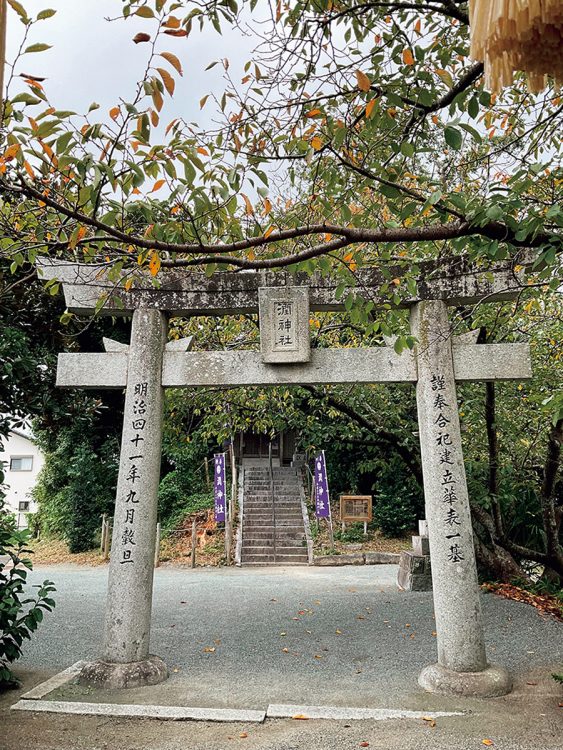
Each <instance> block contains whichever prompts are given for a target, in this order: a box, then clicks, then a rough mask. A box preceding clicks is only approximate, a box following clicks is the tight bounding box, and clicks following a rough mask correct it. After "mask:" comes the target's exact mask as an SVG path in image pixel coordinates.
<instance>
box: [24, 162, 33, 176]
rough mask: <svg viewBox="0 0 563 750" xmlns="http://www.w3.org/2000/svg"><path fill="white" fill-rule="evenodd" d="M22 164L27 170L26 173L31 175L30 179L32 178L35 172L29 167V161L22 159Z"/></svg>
mask: <svg viewBox="0 0 563 750" xmlns="http://www.w3.org/2000/svg"><path fill="white" fill-rule="evenodd" d="M23 166H24V168H25V171H26V172H27V174H28V175H29V176H30V177H31V179H32V180H34V179H35V172H34V171H33V169H32V168H31V165H30V163H29V162H28V161H24V163H23Z"/></svg>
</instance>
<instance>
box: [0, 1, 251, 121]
mask: <svg viewBox="0 0 563 750" xmlns="http://www.w3.org/2000/svg"><path fill="white" fill-rule="evenodd" d="M22 4H23V5H24V7H25V9H26V11H27V12H28V13H29V15H30V16H32V17H35V16H36V15H37V13H38V12H39V11H40V10H43V9H45V8H53V9H56V10H57V14H56V15H55V16H53V18H50V19H48V20H46V21H42V22H40V23H38V24H37V25H36V26H34V28H33V30H32V35H31V37H30V39H29V43H30V44H31V43H35V42H46V43H48V44H51V45H52V46H53V49H51V50H48V51H47V52H41V53H34V54H28V55H25V56H24V57H23V58H22V59H21V61H20V63H19V64H18V66H17V69H16V73H17V74H19V73H28V74H32V75H38V76H46V77H47V79H48V80H47V81H45V83H44V84H43V85H44V86H45V90H46V92H47V94H48V96H49V99H50V100H51V102H52V104H53V105H55V106H56V107H57V108H58V109H70V110H74V111H76V112H78V113H81V112H85V111H86V110H87V109H88V106H89V105H90V103H91V102H93V101H96V102H98V103H99V104H100V105H101V107H102V108H103V109H104V110H105V112H106V113H107V111H108V110H109V109H110V108H111V107H113V106H115V105H116V104H117V103H118V102H119V98H120V97H123V98H124V99H125V100H131V99H132V98H133V96H134V91H135V83H136V81H137V80H138V79H139V78H141V77H142V74H143V72H144V69H145V64H146V59H147V55H148V52H149V45H147V44H139V45H136V44H134V43H133V42H132V38H133V37H134V36H135V34H137V33H138V32H139V31H146V32H147V33H151V32H152V31H153V29H154V22H152V21H150V20H145V19H141V18H138V17H135V18H133V19H130V20H127V21H123V20H120V21H114V22H111V23H110V22H108V21H106V20H105V18H107V17H116V16H119V15H120V13H121V12H122V6H123V4H122V2H121V0H22ZM22 30H23V26H22V24H21V23H20V21H19V19H18V17H17V16H16V14H15V13H14V12H13V11H12V10H11V9H9V14H8V51H7V59H8V61H11V60H13V59H14V55H15V52H16V50H17V48H18V46H19V44H20V43H21V36H22ZM159 49H160V50H161V51H170V52H173V53H174V54H175V55H177V56H178V57H179V58H180V60H181V62H182V65H183V68H184V78H183V79H181V80H177V88H176V93H175V95H174V100H173V102H172V103H171V102H170V101H169V99H168V97H166V99H167V105H166V108H165V112H164V113H163V120H166V121H169V120H170V119H172V118H173V117H176V116H178V115H182V116H183V117H185V118H186V119H188V120H196V121H198V122H203V121H204V118H205V119H207V118H206V114H207V113H206V112H205V110H204V114H202V113H201V112H200V108H199V100H200V99H201V98H202V97H203V96H204V95H205V94H206V93H208V92H209V91H210V89H213V90H214V91H215V92H221V91H222V90H223V85H222V81H221V75H222V73H223V71H222V68H221V66H217V67H215V68H213V69H212V70H210V71H207V72H204V69H205V67H206V66H207V65H208V64H209V63H210V62H211V61H213V60H216V59H218V58H224V57H228V58H229V60H230V62H231V73H236V76H234V77H235V80H236V78H237V77H238V79H239V80H240V78H241V77H242V75H243V73H242V66H243V65H244V62H245V61H246V60H247V59H248V58H249V57H250V53H251V50H252V45H251V42H250V40H249V39H248V37H244V36H243V35H242V34H241V32H240V31H237V30H231V29H226V30H225V32H224V33H223V36H219V35H218V34H217V33H216V32H215V31H214V30H213V29H212V28H211V27H208V28H206V29H205V30H204V31H203V32H201V33H200V32H199V29H198V28H197V27H196V26H195V25H194V31H193V32H192V34H191V35H190V36H189V37H187V38H185V37H184V38H173V37H164V38H163V39H162V42H161V44H160V47H159ZM161 63H162V65H161ZM159 65H161V67H168V64H167V63H165V62H164V61H163V60H161V61H160V62H159ZM9 73H10V69H8V70H7V71H6V78H8V77H9ZM21 88H25V84H23V85H22V83H20V82H19V81H18V82H17V83H16V84H15V87H14V88H13V89H11V91H10V93H11V95H12V96H13V95H14V94H15V93H16V91H17V90H19V89H21ZM206 109H207V108H206ZM209 114H211V112H209Z"/></svg>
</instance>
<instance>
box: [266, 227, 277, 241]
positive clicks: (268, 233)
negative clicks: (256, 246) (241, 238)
mask: <svg viewBox="0 0 563 750" xmlns="http://www.w3.org/2000/svg"><path fill="white" fill-rule="evenodd" d="M274 229H275V227H274V225H273V224H270V226H269V227H268V229H266V231H265V232H264V237H265V238H266V239H268V237H269V236H270V235H271V234H272V232H273V231H274Z"/></svg>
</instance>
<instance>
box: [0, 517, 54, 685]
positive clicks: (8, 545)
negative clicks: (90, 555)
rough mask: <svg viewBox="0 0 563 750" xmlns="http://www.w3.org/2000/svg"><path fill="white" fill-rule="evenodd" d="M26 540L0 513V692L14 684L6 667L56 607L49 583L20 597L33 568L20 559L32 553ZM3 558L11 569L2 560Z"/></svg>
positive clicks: (22, 533)
mask: <svg viewBox="0 0 563 750" xmlns="http://www.w3.org/2000/svg"><path fill="white" fill-rule="evenodd" d="M29 537H30V532H29V531H28V530H27V529H24V530H23V531H17V530H16V529H15V525H14V521H13V519H12V518H11V517H9V516H8V515H7V514H5V513H3V512H2V511H1V510H0V689H1V688H3V687H10V686H14V685H16V684H17V681H16V680H15V678H14V675H13V674H12V671H11V669H10V667H9V665H10V664H12V663H13V662H14V661H16V660H17V659H19V657H20V656H21V654H22V644H23V642H24V640H25V639H29V638H30V637H31V634H32V633H33V632H34V631H35V630H37V627H38V625H39V623H40V622H41V621H42V620H43V612H51V611H52V609H53V607H54V606H55V602H54V600H53V599H52V598H51V596H50V594H51V593H52V592H53V591H55V587H54V585H53V583H52V582H51V581H43V583H42V584H40V585H38V586H35V587H34V588H37V593H36V594H35V596H27V597H26V598H25V599H24V598H22V597H24V596H25V595H26V594H25V584H26V580H27V572H28V570H31V569H32V564H31V560H30V559H29V558H27V557H23V556H24V555H27V554H28V553H30V552H31V550H29V549H27V543H28V541H29ZM6 555H7V556H8V558H9V564H10V565H11V567H10V568H8V563H5V562H2V561H1V560H2V557H3V556H6Z"/></svg>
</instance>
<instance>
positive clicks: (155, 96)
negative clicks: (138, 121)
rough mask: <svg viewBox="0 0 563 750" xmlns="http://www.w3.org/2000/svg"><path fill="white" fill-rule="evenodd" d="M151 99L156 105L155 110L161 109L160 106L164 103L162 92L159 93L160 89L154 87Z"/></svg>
mask: <svg viewBox="0 0 563 750" xmlns="http://www.w3.org/2000/svg"><path fill="white" fill-rule="evenodd" d="M152 100H153V102H154V106H155V107H156V111H157V112H160V110H161V109H162V106H163V104H164V100H163V98H162V94H161V93H160V91H159V90H158V89H154V90H153V92H152ZM139 130H141V128H139Z"/></svg>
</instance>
